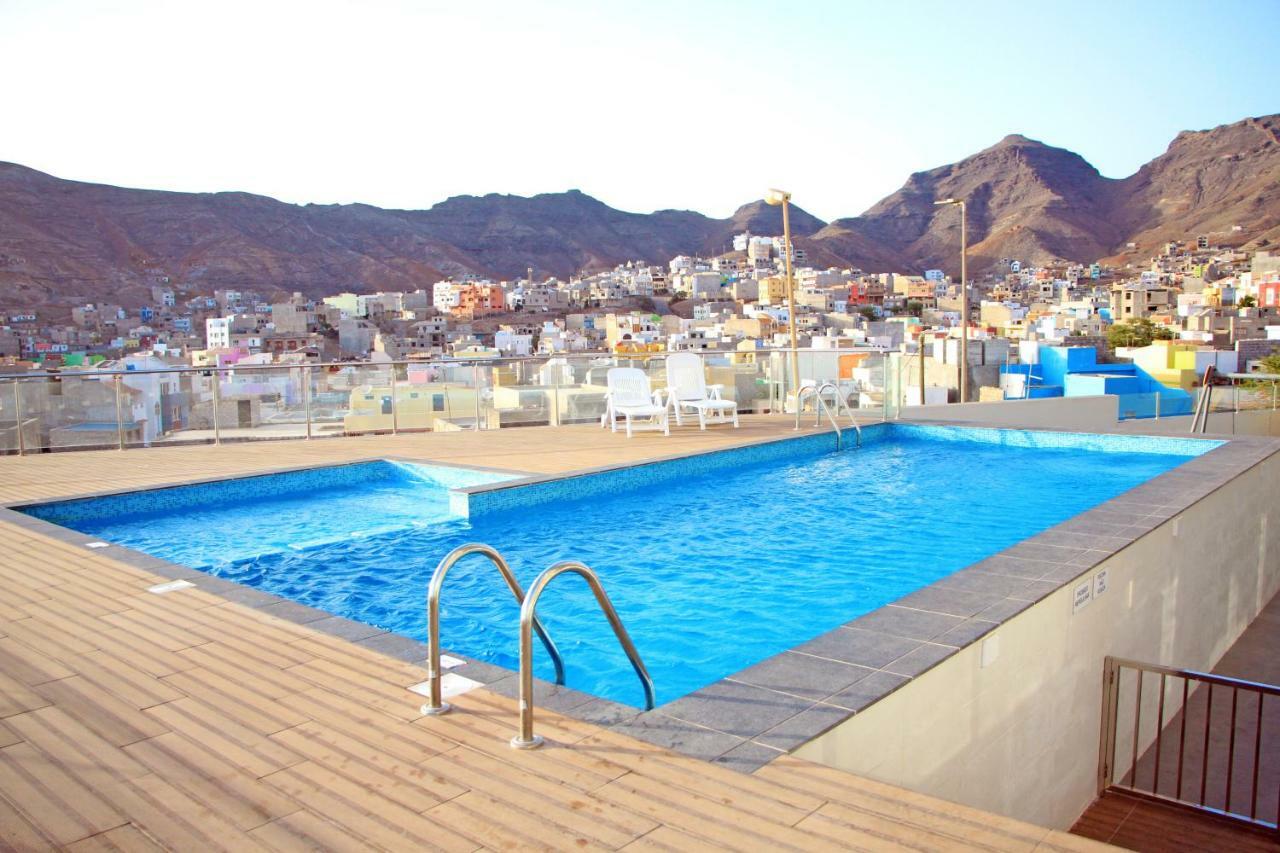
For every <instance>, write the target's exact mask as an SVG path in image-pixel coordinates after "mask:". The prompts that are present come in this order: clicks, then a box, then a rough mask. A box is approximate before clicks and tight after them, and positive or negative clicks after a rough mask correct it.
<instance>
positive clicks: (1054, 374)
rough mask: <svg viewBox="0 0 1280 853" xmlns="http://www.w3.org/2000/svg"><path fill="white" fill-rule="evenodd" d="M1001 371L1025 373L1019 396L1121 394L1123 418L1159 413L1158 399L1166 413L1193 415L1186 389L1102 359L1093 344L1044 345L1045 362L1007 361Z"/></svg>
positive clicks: (1129, 365) (1134, 367)
mask: <svg viewBox="0 0 1280 853" xmlns="http://www.w3.org/2000/svg"><path fill="white" fill-rule="evenodd" d="M1000 372H1001V373H1002V374H1006V375H1009V374H1012V375H1020V376H1023V377H1025V378H1024V380H1023V381H1024V383H1025V385H1024V393H1023V394H1022V395H1013V396H1015V397H1017V396H1021V397H1027V398H1030V399H1039V398H1043V397H1092V396H1097V395H1100V394H1107V395H1110V396H1113V397H1117V398H1119V399H1118V407H1119V411H1118V413H1119V416H1120V417H1121V418H1122V419H1123V418H1150V417H1155V415H1156V413H1157V408H1156V407H1157V405H1158V406H1159V414H1160V415H1162V416H1163V415H1189V414H1191V410H1192V407H1193V401H1192V399H1191V395H1190V394H1188V393H1187V392H1186V391H1183V390H1182V389H1181V388H1170V387H1169V386H1167V385H1163V384H1161V383H1160V382H1159V381H1157V380H1156V379H1155V377H1153V376H1152V375H1151V374H1149V373H1147V372H1146V371H1145V370H1143V369H1142V368H1141V367H1139V366H1138V365H1136V364H1134V363H1132V362H1122V363H1119V364H1100V363H1099V362H1098V353H1097V350H1095V349H1094V348H1093V347H1040V363H1039V364H1007V365H1004V366H1002V367H1001V368H1000ZM1005 396H1006V398H1008V397H1009V396H1010V395H1009V392H1008V391H1006V392H1005ZM1157 401H1158V402H1157Z"/></svg>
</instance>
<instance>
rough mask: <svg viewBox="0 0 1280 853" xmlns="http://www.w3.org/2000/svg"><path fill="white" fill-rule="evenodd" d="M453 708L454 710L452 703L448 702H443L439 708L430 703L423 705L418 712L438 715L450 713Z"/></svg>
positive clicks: (429, 715)
mask: <svg viewBox="0 0 1280 853" xmlns="http://www.w3.org/2000/svg"><path fill="white" fill-rule="evenodd" d="M451 710H453V706H452V705H450V704H449V703H448V702H441V703H440V707H439V708H433V707H431V706H430V705H423V706H422V707H421V708H419V709H418V712H419V713H421V714H425V715H426V716H428V717H438V716H440V715H441V714H447V713H449V712H450V711H451Z"/></svg>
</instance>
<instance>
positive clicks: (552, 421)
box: [547, 360, 568, 427]
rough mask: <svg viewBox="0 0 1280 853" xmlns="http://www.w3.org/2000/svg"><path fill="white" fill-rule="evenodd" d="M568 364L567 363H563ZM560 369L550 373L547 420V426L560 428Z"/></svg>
mask: <svg viewBox="0 0 1280 853" xmlns="http://www.w3.org/2000/svg"><path fill="white" fill-rule="evenodd" d="M565 363H566V364H568V361H567V360H566V361H565ZM559 374H560V369H559V368H558V367H557V368H556V369H555V370H553V371H551V417H549V418H547V424H548V425H549V426H556V427H558V426H560V421H561V418H560V375H559Z"/></svg>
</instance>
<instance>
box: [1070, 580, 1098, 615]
mask: <svg viewBox="0 0 1280 853" xmlns="http://www.w3.org/2000/svg"><path fill="white" fill-rule="evenodd" d="M1091 601H1093V579H1092V578H1090V579H1089V580H1086V581H1082V582H1080V583H1078V584H1076V588H1075V591H1074V592H1073V593H1072V595H1071V612H1072V613H1079V612H1080V611H1081V610H1084V609H1085V608H1086V607H1088V606H1089V602H1091Z"/></svg>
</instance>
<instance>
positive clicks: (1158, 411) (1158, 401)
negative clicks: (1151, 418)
mask: <svg viewBox="0 0 1280 853" xmlns="http://www.w3.org/2000/svg"><path fill="white" fill-rule="evenodd" d="M1156 420H1160V392H1159V391H1157V392H1156Z"/></svg>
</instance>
